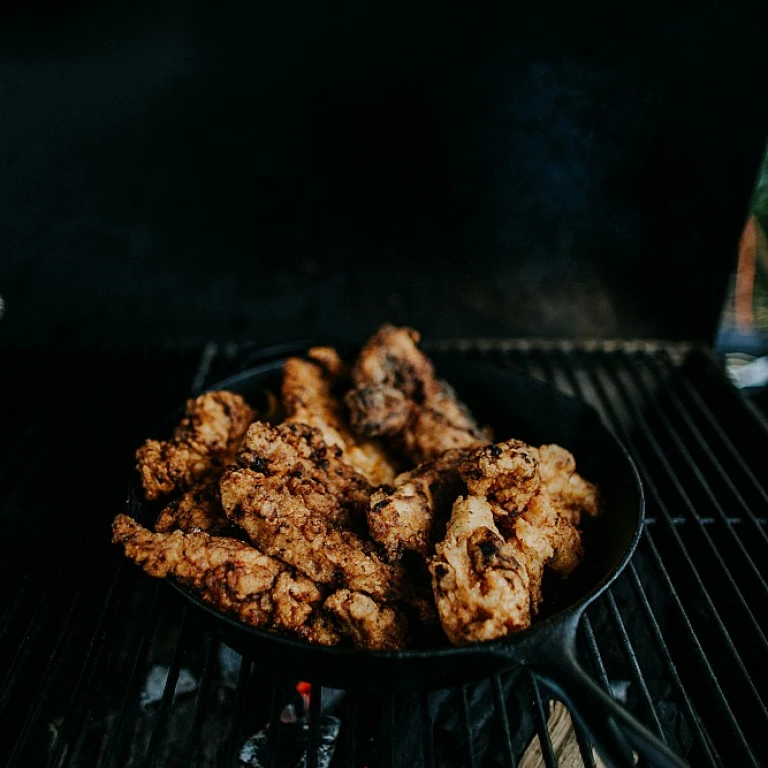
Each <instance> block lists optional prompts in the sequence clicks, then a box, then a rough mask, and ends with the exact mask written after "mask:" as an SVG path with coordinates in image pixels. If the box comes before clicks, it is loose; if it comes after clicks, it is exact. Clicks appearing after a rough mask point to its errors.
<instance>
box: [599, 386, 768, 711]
mask: <svg viewBox="0 0 768 768" xmlns="http://www.w3.org/2000/svg"><path fill="white" fill-rule="evenodd" d="M590 381H591V382H592V383H593V384H594V386H595V387H596V391H597V392H599V393H601V395H602V403H604V404H605V406H606V408H607V411H609V412H610V413H611V414H612V416H611V420H612V421H613V423H614V425H615V426H618V427H619V428H620V429H621V422H620V420H618V417H617V416H616V415H615V412H614V411H613V406H612V404H611V401H610V399H609V398H608V395H607V393H606V392H605V390H604V389H603V384H602V382H601V381H600V379H599V378H597V377H594V378H592V377H590ZM603 412H604V413H605V412H606V411H605V410H604V411H603ZM622 432H623V437H624V442H625V444H626V445H627V447H628V449H629V451H630V453H631V454H632V457H633V458H634V460H635V462H636V464H637V466H638V468H639V469H640V471H641V472H642V474H643V478H644V480H645V485H646V487H647V488H648V490H650V492H651V497H652V498H653V500H654V501H655V503H656V505H657V507H658V509H659V511H660V512H661V514H662V519H663V520H664V521H665V522H666V523H667V524H668V525H667V529H668V531H669V532H670V533H671V534H672V538H673V540H674V542H675V543H676V545H677V548H678V549H679V550H680V553H681V554H682V555H683V560H684V562H685V563H686V565H687V566H688V567H689V570H690V571H691V574H692V575H693V577H694V581H695V584H696V585H697V587H698V590H699V593H700V595H701V597H702V599H703V600H704V601H705V602H706V604H707V607H708V608H709V610H710V612H711V614H712V616H713V618H714V619H715V624H716V626H717V627H718V629H719V631H720V633H721V635H722V638H723V640H724V642H725V643H726V645H727V646H728V649H729V650H730V651H731V653H732V654H733V656H734V659H735V660H736V661H737V664H738V666H739V669H740V671H741V672H742V674H743V676H744V678H745V682H746V684H747V685H748V686H749V687H750V689H751V690H752V691H753V695H754V697H755V698H756V701H757V702H758V704H759V706H760V707H761V708H762V709H763V711H765V706H764V705H763V703H762V699H761V697H760V695H759V693H758V692H757V690H756V689H755V688H754V685H753V684H752V680H751V677H750V675H749V672H748V671H747V669H746V666H745V664H744V661H743V659H742V658H741V655H740V654H739V652H738V650H737V649H736V646H735V645H734V643H733V639H732V638H731V635H730V633H729V632H728V630H727V628H726V626H725V623H724V622H723V620H722V618H721V616H720V613H719V612H718V610H717V609H716V607H715V605H714V603H713V601H712V598H711V596H710V594H709V592H708V591H707V590H706V588H705V586H704V581H703V580H702V578H701V575H700V573H699V571H698V569H697V568H696V566H695V564H694V562H693V559H692V558H691V555H690V553H689V552H688V549H687V547H686V546H685V543H684V542H683V540H682V538H681V537H680V534H679V533H678V531H677V530H676V528H675V526H674V525H673V524H672V523H671V515H670V514H669V510H668V509H667V506H666V504H665V503H664V501H663V499H662V496H661V494H660V492H659V490H658V488H657V487H656V485H655V483H654V482H653V480H652V478H651V475H650V474H649V472H648V470H647V468H646V466H645V463H644V462H643V460H642V458H641V457H640V455H639V453H638V452H637V449H636V448H635V446H634V444H633V442H632V440H631V438H630V436H629V434H628V433H627V432H626V431H624V430H622ZM646 532H647V533H648V531H647V529H646ZM709 541H710V543H711V539H709ZM766 714H767V715H768V713H766Z"/></svg>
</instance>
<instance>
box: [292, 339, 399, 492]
mask: <svg viewBox="0 0 768 768" xmlns="http://www.w3.org/2000/svg"><path fill="white" fill-rule="evenodd" d="M307 356H308V358H309V359H308V360H304V359H302V358H299V357H291V358H288V359H287V360H286V361H285V363H284V364H283V383H282V395H283V404H284V406H285V410H286V413H287V414H288V416H287V419H286V421H288V422H298V423H301V424H308V425H310V426H312V427H316V428H317V429H319V430H320V432H321V434H322V436H323V439H324V440H325V442H326V444H327V445H328V446H336V447H339V448H341V451H342V458H343V459H344V461H345V462H346V463H347V464H349V465H350V466H351V467H353V468H354V469H355V470H357V471H358V472H359V473H360V474H361V475H363V476H364V477H365V478H366V479H367V480H368V482H370V483H371V484H372V485H381V484H382V483H390V482H392V479H393V478H394V476H395V471H394V468H393V466H392V464H391V463H390V461H389V459H388V457H387V455H386V453H385V451H384V449H383V448H382V447H381V446H380V445H379V444H377V443H376V442H375V441H372V440H365V439H360V438H358V437H356V436H355V435H353V433H352V431H351V430H350V428H349V427H348V426H347V415H346V413H345V411H346V407H345V406H344V404H343V402H342V401H341V400H340V399H338V398H337V397H336V396H335V394H334V391H335V390H336V389H337V388H339V387H342V386H344V385H345V384H346V383H347V381H348V379H349V371H348V370H347V368H346V366H345V365H344V363H343V361H342V360H341V358H340V357H339V355H338V353H337V352H336V350H335V349H333V348H332V347H313V348H312V349H310V350H309V351H308V352H307Z"/></svg>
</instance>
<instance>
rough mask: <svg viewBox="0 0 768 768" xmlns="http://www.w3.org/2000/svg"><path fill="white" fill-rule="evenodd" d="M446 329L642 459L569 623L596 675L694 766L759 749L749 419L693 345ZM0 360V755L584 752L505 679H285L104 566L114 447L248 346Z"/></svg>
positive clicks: (756, 469) (123, 571)
mask: <svg viewBox="0 0 768 768" xmlns="http://www.w3.org/2000/svg"><path fill="white" fill-rule="evenodd" d="M450 346H452V347H453V348H454V349H457V350H458V351H460V352H461V353H463V354H465V355H467V356H468V357H475V358H476V357H482V358H485V359H488V360H490V361H492V362H495V363H497V364H500V365H505V366H510V367H513V368H516V369H519V370H521V371H523V372H525V373H527V374H529V375H532V376H534V377H537V378H540V379H543V380H546V381H551V382H554V383H555V384H556V385H557V386H558V387H559V388H561V389H562V390H564V391H566V392H571V393H577V394H579V395H580V396H582V397H584V398H585V399H587V400H588V401H590V402H591V403H593V404H594V405H595V406H596V407H597V408H598V409H599V410H600V412H601V414H602V415H603V418H604V419H605V420H606V422H607V423H608V424H609V425H610V426H611V427H613V428H614V429H615V430H616V431H617V432H619V433H620V434H621V435H622V437H623V438H624V439H625V441H626V443H627V445H628V447H629V448H630V451H631V452H632V454H633V456H634V457H635V460H636V461H637V463H638V467H639V468H640V470H641V472H642V474H643V479H644V483H645V489H646V495H647V502H648V522H647V525H646V530H645V534H644V536H643V539H642V542H641V544H640V547H639V550H638V552H637V555H636V556H635V558H634V559H633V561H632V564H631V565H630V567H629V568H628V570H627V572H626V573H625V575H624V576H623V577H622V578H621V579H620V581H619V582H617V584H616V585H615V586H614V587H613V588H612V589H611V590H610V592H608V593H607V595H606V596H605V598H604V599H603V600H602V601H600V602H599V604H597V605H595V606H593V607H592V608H591V609H590V611H589V612H588V617H587V619H586V620H585V621H584V622H583V626H582V628H581V638H580V641H581V652H582V655H583V657H584V659H585V662H586V664H587V666H588V668H591V671H592V673H593V674H594V675H595V677H596V679H598V680H600V681H601V682H602V684H603V685H604V686H605V687H606V689H608V690H610V691H611V692H612V694H613V695H615V696H616V697H618V698H619V699H621V700H622V701H624V702H625V703H626V705H627V706H628V707H629V708H630V710H632V711H633V712H634V713H635V714H636V715H637V716H638V717H639V718H640V719H641V720H643V721H644V722H645V723H646V724H647V725H648V727H650V728H651V729H652V730H654V731H655V732H656V733H657V734H659V735H660V736H661V737H662V738H663V739H664V740H665V741H666V742H667V743H668V744H670V746H672V747H673V748H674V749H677V750H679V751H680V752H681V753H682V754H684V755H686V756H687V758H688V760H689V761H690V763H691V764H692V765H696V766H720V765H740V766H742V765H744V766H746V765H759V764H761V763H762V762H764V761H766V760H768V748H767V747H766V744H768V741H767V740H766V738H765V733H766V728H768V710H767V709H766V698H767V697H766V693H765V692H766V691H768V670H767V669H766V665H765V663H764V659H765V658H766V653H767V652H768V640H767V639H766V633H768V626H766V625H767V624H768V585H767V584H766V578H767V575H766V568H765V565H764V564H765V562H766V560H767V556H768V533H767V532H766V524H767V523H768V492H766V487H765V485H764V481H763V474H764V473H763V472H762V465H763V464H764V462H765V457H766V456H767V455H768V450H767V449H768V430H767V429H766V427H765V425H764V424H763V423H761V422H760V420H759V419H757V418H756V417H755V415H754V414H753V413H752V412H751V411H750V409H749V408H748V407H747V405H746V404H745V403H744V402H743V401H742V400H741V399H740V396H739V395H738V393H736V392H735V391H734V390H733V389H732V388H731V387H730V386H729V384H728V383H727V381H726V380H725V379H724V377H723V376H722V374H721V372H720V370H719V369H718V367H717V365H716V363H715V362H714V361H713V359H712V358H711V356H710V353H708V352H707V351H706V350H703V349H698V348H694V347H690V348H689V347H686V346H684V345H675V346H665V345H664V344H646V343H636V344H632V345H621V344H612V345H610V344H609V345H606V344H603V345H600V344H595V345H582V346H578V345H560V344H536V343H527V342H501V341H494V342H472V343H457V344H453V345H450ZM2 354H3V362H4V372H5V376H3V377H2V380H0V392H2V396H3V397H2V402H3V404H4V406H5V408H4V410H5V414H4V428H3V430H2V431H0V508H1V509H2V522H3V537H2V543H1V544H0V547H2V563H3V566H2V568H3V578H2V586H3V589H2V597H1V598H0V762H2V764H4V765H19V766H30V765H41V766H64V765H66V766H91V765H99V766H105V767H107V766H126V765H130V766H134V765H136V766H138V765H142V766H144V765H147V766H155V765H167V766H187V765H211V766H225V765H226V766H235V765H251V766H283V765H285V766H294V765H296V766H302V765H306V766H310V767H311V766H317V767H318V768H319V767H320V766H329V765H333V766H371V768H372V767H373V766H399V765H403V766H408V767H409V768H411V766H454V765H455V766H504V767H505V768H509V767H510V766H515V765H520V766H532V765H547V766H554V765H557V764H558V760H559V761H560V764H561V765H578V764H580V759H579V758H578V757H575V756H577V755H578V754H579V753H581V756H582V759H583V761H584V763H585V764H586V765H588V766H593V765H596V764H597V763H596V761H595V760H594V758H593V756H592V754H591V751H590V750H589V749H588V748H587V745H586V744H585V742H584V739H583V738H582V735H581V734H580V733H578V731H577V732H575V733H573V732H572V730H571V727H570V726H569V724H568V721H567V720H565V719H564V718H563V714H562V712H561V711H560V710H552V709H551V705H550V702H549V698H550V697H549V694H548V692H547V691H546V690H544V689H543V688H541V687H540V686H539V685H538V684H537V683H536V681H535V680H533V679H529V678H527V677H526V676H525V675H524V674H523V675H519V676H518V677H516V678H512V679H508V678H505V677H501V678H497V679H493V680H490V681H488V682H487V683H484V684H481V685H478V686H472V687H469V688H462V689H458V690H456V691H445V692H438V693H434V694H430V695H422V696H409V697H395V698H389V697H382V696H381V695H380V694H377V693H375V692H371V693H370V695H360V694H356V695H351V694H350V695H344V694H343V693H342V692H339V691H333V690H330V689H324V690H322V691H320V690H318V689H315V690H312V691H311V693H310V694H307V691H306V690H305V689H304V688H302V690H301V692H302V693H304V696H302V695H300V692H297V690H296V681H286V680H277V679H273V678H272V677H270V676H269V674H268V673H265V672H264V671H263V669H261V668H260V667H258V666H257V665H255V664H254V663H253V661H252V660H250V659H242V660H241V659H240V657H239V656H237V655H236V654H234V653H233V652H231V651H229V649H227V648H225V647H224V646H222V645H221V644H220V643H219V642H218V640H217V639H216V638H215V637H214V636H212V635H211V634H210V633H209V632H208V631H207V629H206V628H205V627H204V626H203V625H201V624H200V622H199V620H198V617H197V616H196V615H194V614H193V613H191V612H189V611H188V610H187V607H186V605H184V604H182V603H181V602H180V601H178V600H176V599H175V597H174V595H173V594H172V593H171V592H170V590H166V589H164V588H163V585H162V584H161V583H159V582H152V581H150V580H149V579H147V578H145V577H144V576H142V575H141V574H140V573H139V572H138V570H137V569H134V568H132V567H131V566H130V565H128V564H124V563H123V560H122V558H121V557H120V556H119V553H118V552H117V551H116V550H115V548H112V547H110V546H109V545H108V544H107V541H108V539H109V525H110V522H111V517H112V513H113V512H115V511H117V510H119V509H120V507H121V503H122V494H121V491H122V489H123V487H124V485H125V468H126V466H127V465H128V464H129V463H130V461H131V448H132V447H133V446H135V445H136V444H137V443H138V442H139V441H140V440H141V439H142V438H143V437H144V436H145V434H146V433H147V432H148V430H151V428H152V426H153V425H154V424H155V423H156V422H157V421H158V420H159V419H161V418H162V416H163V415H164V414H165V413H166V412H167V411H168V410H169V409H172V408H173V407H175V406H176V405H177V404H178V402H179V401H180V400H181V399H183V398H184V397H185V396H186V395H187V394H188V393H189V392H190V390H198V389H200V388H202V387H204V386H205V385H206V383H209V382H212V381H214V380H216V379H218V378H220V377H221V376H223V375H226V374H228V373H230V372H232V371H233V370H235V369H237V368H239V367H242V366H243V365H244V364H246V363H247V362H248V360H249V357H250V356H249V354H248V352H247V350H241V349H238V348H236V347H234V346H227V347H225V348H219V347H216V346H214V345H209V346H208V347H206V348H205V349H204V350H202V351H201V350H189V351H178V350H161V351H157V350H156V351H147V350H122V351H116V350H114V349H100V350H99V349H92V350H87V351H83V350H80V351H72V350H63V349H58V348H53V349H49V350H46V351H45V352H44V353H43V352H42V351H41V350H37V351H35V352H32V351H29V350H26V351H25V350H14V349H5V350H4V351H3V353H2ZM569 734H571V735H569Z"/></svg>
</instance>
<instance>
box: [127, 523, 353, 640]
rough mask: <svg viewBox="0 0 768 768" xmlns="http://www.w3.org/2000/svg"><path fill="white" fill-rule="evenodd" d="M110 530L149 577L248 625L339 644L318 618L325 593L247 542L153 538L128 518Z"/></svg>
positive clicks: (192, 536) (181, 535) (203, 536)
mask: <svg viewBox="0 0 768 768" xmlns="http://www.w3.org/2000/svg"><path fill="white" fill-rule="evenodd" d="M112 531H113V538H112V540H113V542H114V543H116V544H122V546H123V547H124V549H125V554H126V557H128V558H129V559H131V560H133V561H134V562H135V563H136V564H137V565H139V566H141V568H142V569H143V570H144V571H145V572H146V573H148V574H149V575H150V576H154V577H155V578H165V577H168V576H171V577H173V578H174V579H175V580H176V581H178V582H179V583H181V584H184V585H185V586H187V587H189V588H191V589H192V590H194V591H195V592H197V593H198V594H199V595H200V597H201V598H202V599H203V600H205V602H207V603H210V604H211V605H213V606H214V607H216V608H218V609H219V610H221V611H224V612H225V613H229V614H232V615H234V616H236V617H237V618H238V619H239V620H240V621H242V622H243V623H244V624H248V625H250V626H253V627H260V628H272V629H275V630H277V631H280V632H287V633H290V634H295V635H298V636H299V637H304V638H307V639H312V640H313V641H316V642H322V643H323V644H325V645H333V644H335V643H336V642H338V641H339V640H340V636H339V634H338V632H336V630H335V628H334V626H333V625H332V623H330V622H328V621H327V620H326V619H322V618H321V617H320V616H319V612H320V611H321V603H322V601H323V598H324V596H325V595H324V593H323V592H322V591H321V590H320V589H319V588H318V587H317V586H316V585H315V584H314V583H313V582H312V581H310V580H309V579H307V578H305V577H304V576H301V575H300V574H296V573H294V572H292V571H291V570H290V569H289V568H287V567H286V566H285V564H283V563H281V562H280V561H278V560H275V559H274V558H272V557H269V556H268V555H265V554H264V553H262V552H260V551H259V550H257V549H255V548H254V547H252V546H251V545H249V544H246V543H245V542H242V541H238V540H236V539H230V538H224V537H220V536H211V535H209V534H207V533H203V532H200V531H194V532H191V533H185V532H183V531H173V532H172V533H153V532H152V531H148V530H147V529H145V528H143V527H142V526H141V525H139V524H138V523H137V522H136V521H135V520H133V519H132V518H130V517H128V516H126V515H118V516H117V517H116V518H115V520H114V522H113V524H112Z"/></svg>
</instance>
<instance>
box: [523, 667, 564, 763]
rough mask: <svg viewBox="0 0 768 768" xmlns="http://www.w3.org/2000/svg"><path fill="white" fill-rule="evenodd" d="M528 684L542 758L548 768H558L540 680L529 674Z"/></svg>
mask: <svg viewBox="0 0 768 768" xmlns="http://www.w3.org/2000/svg"><path fill="white" fill-rule="evenodd" d="M528 684H529V686H530V688H531V695H532V697H533V719H534V721H535V723H536V733H537V734H538V735H539V745H540V747H541V756H542V757H543V758H544V765H546V766H547V768H557V758H556V757H555V749H554V747H553V746H552V739H551V738H550V735H549V728H548V727H547V715H546V713H545V712H544V704H543V702H542V699H541V690H540V689H539V683H538V680H536V678H535V677H534V676H533V675H532V674H530V673H529V674H528Z"/></svg>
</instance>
